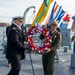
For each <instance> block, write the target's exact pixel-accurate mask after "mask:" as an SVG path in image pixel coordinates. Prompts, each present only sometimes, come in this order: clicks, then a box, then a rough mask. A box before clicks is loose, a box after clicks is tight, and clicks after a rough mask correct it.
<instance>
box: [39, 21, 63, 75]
mask: <svg viewBox="0 0 75 75" xmlns="http://www.w3.org/2000/svg"><path fill="white" fill-rule="evenodd" d="M49 25H50V30H49V32H50V35H51V36H52V43H51V48H50V49H48V50H47V53H45V54H43V55H42V64H43V70H44V75H53V73H54V60H55V55H56V52H57V49H58V48H59V46H60V44H61V39H62V38H61V33H60V32H58V31H57V26H58V23H57V22H56V21H52V23H51V24H49ZM43 38H44V37H43V35H40V39H43Z"/></svg>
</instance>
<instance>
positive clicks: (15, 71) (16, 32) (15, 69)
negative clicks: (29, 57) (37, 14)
mask: <svg viewBox="0 0 75 75" xmlns="http://www.w3.org/2000/svg"><path fill="white" fill-rule="evenodd" d="M22 23H23V17H20V16H17V17H14V18H13V22H12V24H11V28H10V30H9V33H8V35H7V39H8V40H7V51H6V58H8V60H9V61H10V62H11V65H12V67H11V70H10V71H9V73H8V74H7V75H19V72H20V70H21V60H23V59H24V58H25V50H29V48H28V47H27V46H25V45H24V40H25V39H24V35H23V33H22V29H21V26H22Z"/></svg>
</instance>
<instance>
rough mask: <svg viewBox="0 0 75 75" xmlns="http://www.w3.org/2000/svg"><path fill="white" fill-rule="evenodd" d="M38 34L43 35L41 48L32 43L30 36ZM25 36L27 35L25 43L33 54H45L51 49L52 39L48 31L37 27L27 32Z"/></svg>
mask: <svg viewBox="0 0 75 75" xmlns="http://www.w3.org/2000/svg"><path fill="white" fill-rule="evenodd" d="M39 32H42V33H43V35H44V40H45V41H44V43H43V45H42V46H39V47H37V46H36V45H35V43H34V41H33V37H32V35H33V34H35V33H39ZM27 34H28V39H27V42H28V45H29V47H30V48H31V49H32V51H33V52H35V53H39V54H43V53H46V50H47V49H49V48H50V47H51V42H52V37H51V36H50V34H49V31H48V30H47V29H46V28H44V29H41V28H38V27H37V26H34V27H33V28H31V29H29V30H28V32H27Z"/></svg>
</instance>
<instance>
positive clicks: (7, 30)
mask: <svg viewBox="0 0 75 75" xmlns="http://www.w3.org/2000/svg"><path fill="white" fill-rule="evenodd" d="M10 27H11V26H10V25H9V26H7V27H6V36H7V35H8V33H9V30H10ZM7 40H8V37H7ZM6 49H7V48H6ZM7 67H11V63H10V61H9V60H8V65H7Z"/></svg>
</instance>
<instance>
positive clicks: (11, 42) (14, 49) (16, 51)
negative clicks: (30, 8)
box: [6, 24, 25, 59]
mask: <svg viewBox="0 0 75 75" xmlns="http://www.w3.org/2000/svg"><path fill="white" fill-rule="evenodd" d="M10 28H11V29H10V31H9V33H8V35H7V52H6V58H7V59H11V58H12V57H18V56H19V57H21V59H24V58H25V54H24V51H25V46H24V45H23V42H24V36H23V33H22V31H21V30H20V29H19V28H18V27H17V26H16V25H14V24H12V25H11V27H10Z"/></svg>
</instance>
